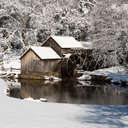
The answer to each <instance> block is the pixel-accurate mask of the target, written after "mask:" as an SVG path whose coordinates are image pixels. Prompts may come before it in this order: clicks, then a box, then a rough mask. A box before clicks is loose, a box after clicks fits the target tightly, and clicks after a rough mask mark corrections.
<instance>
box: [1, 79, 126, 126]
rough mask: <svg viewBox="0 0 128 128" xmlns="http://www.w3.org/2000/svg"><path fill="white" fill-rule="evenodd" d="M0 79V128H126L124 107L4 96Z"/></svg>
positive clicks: (3, 85) (4, 86)
mask: <svg viewBox="0 0 128 128" xmlns="http://www.w3.org/2000/svg"><path fill="white" fill-rule="evenodd" d="M6 88H7V85H6V82H5V81H3V80H1V79H0V101H1V105H0V128H128V106H100V105H79V104H74V105H72V104H58V103H42V102H40V101H34V100H19V99H14V98H10V97H7V96H6V94H5V93H6Z"/></svg>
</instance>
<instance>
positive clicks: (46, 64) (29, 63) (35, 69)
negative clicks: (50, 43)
mask: <svg viewBox="0 0 128 128" xmlns="http://www.w3.org/2000/svg"><path fill="white" fill-rule="evenodd" d="M20 59H21V74H20V75H19V77H20V78H26V79H28V78H29V79H42V78H43V77H44V76H51V75H53V76H56V77H59V76H61V57H60V56H59V55H58V54H57V53H56V52H55V51H54V50H53V49H52V48H50V47H35V46H34V47H30V48H29V49H28V50H27V51H26V52H25V53H24V54H23V55H22V56H21V58H20Z"/></svg>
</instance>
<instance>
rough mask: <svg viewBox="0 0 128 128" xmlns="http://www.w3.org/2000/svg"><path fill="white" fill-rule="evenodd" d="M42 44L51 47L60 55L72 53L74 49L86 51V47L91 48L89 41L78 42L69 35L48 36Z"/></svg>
mask: <svg viewBox="0 0 128 128" xmlns="http://www.w3.org/2000/svg"><path fill="white" fill-rule="evenodd" d="M42 46H47V47H51V48H52V49H54V50H55V51H56V53H58V54H59V55H60V56H61V57H62V56H63V55H65V54H69V53H71V54H72V53H74V52H75V51H79V50H81V51H86V50H87V49H91V47H90V43H87V42H79V41H77V40H76V39H75V38H73V37H69V36H50V37H49V38H48V39H47V40H46V41H45V42H44V43H43V44H42ZM85 49H86V50H85Z"/></svg>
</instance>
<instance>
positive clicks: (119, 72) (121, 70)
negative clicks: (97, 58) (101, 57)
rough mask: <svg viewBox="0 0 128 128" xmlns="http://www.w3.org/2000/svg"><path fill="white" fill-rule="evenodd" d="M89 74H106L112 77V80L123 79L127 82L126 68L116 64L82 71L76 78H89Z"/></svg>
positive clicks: (118, 80)
mask: <svg viewBox="0 0 128 128" xmlns="http://www.w3.org/2000/svg"><path fill="white" fill-rule="evenodd" d="M90 75H97V76H98V75H99V76H106V77H108V78H110V79H112V82H119V83H120V82H121V81H125V82H128V71H127V68H125V67H123V66H116V67H111V68H105V69H99V70H95V71H93V72H84V73H83V75H82V76H81V77H79V78H78V80H90V79H91V76H90Z"/></svg>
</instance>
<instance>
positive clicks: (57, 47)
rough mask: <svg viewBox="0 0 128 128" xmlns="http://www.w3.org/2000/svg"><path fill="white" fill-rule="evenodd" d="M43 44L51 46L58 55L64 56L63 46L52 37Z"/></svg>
mask: <svg viewBox="0 0 128 128" xmlns="http://www.w3.org/2000/svg"><path fill="white" fill-rule="evenodd" d="M42 46H47V47H51V48H52V49H53V50H55V51H56V53H57V54H58V55H60V56H62V54H61V47H60V46H59V45H58V44H57V42H56V41H54V40H53V39H52V38H49V39H48V40H47V41H46V42H45V43H44V44H43V45H42Z"/></svg>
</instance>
